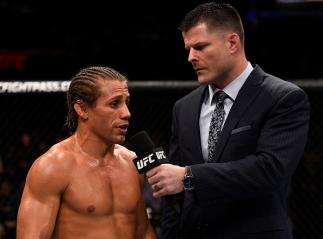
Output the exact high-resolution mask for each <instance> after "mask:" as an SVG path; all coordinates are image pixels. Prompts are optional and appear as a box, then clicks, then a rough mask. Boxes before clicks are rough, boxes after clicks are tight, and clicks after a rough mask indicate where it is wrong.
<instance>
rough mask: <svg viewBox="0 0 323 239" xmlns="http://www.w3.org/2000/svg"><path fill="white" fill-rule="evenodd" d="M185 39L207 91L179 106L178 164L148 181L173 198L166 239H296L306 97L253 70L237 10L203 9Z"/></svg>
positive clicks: (175, 125)
mask: <svg viewBox="0 0 323 239" xmlns="http://www.w3.org/2000/svg"><path fill="white" fill-rule="evenodd" d="M179 29H180V30H181V31H182V36H183V39H184V43H185V48H186V50H187V51H188V61H189V62H190V63H191V64H192V66H193V68H194V70H195V71H196V74H197V78H198V82H199V83H200V86H199V87H198V88H197V89H195V90H194V91H192V92H191V93H190V94H188V95H187V96H185V97H183V98H182V99H180V100H178V101H177V102H176V103H175V105H174V109H173V122H172V136H171V141H170V149H169V160H170V164H163V165H160V166H158V167H156V168H154V169H152V170H150V171H148V172H147V178H148V182H149V183H150V184H151V185H152V188H153V189H154V193H153V195H154V196H155V197H162V196H164V197H163V215H162V220H161V224H162V235H163V238H167V239H172V238H185V239H189V238H199V239H204V238H212V239H213V238H220V239H228V238H232V239H233V238H237V239H238V238H239V239H240V238H241V239H249V238H250V239H251V238H254V239H266V238H268V239H269V238H270V239H273V238H275V239H276V238H284V239H289V238H292V232H291V227H290V225H289V222H288V216H287V213H286V211H287V205H286V204H287V202H286V201H287V200H286V199H287V196H288V189H289V185H290V181H291V178H292V175H293V173H294V171H295V169H296V167H297V165H298V162H299V160H300V159H301V157H302V154H303V151H304V147H305V144H306V139H307V133H308V127H309V110H310V105H309V102H308V98H307V96H306V94H305V93H304V91H303V90H301V89H300V88H299V87H297V86H296V85H294V84H292V83H290V82H287V81H283V80H281V79H279V78H277V77H275V76H272V75H270V74H267V73H265V72H264V71H263V70H262V69H261V68H260V67H259V66H258V65H252V64H251V63H250V62H249V61H248V60H247V58H246V55H245V51H244V30H243V25H242V22H241V19H240V16H239V14H238V12H237V11H236V9H235V8H233V7H232V6H231V5H229V4H223V3H222V4H221V3H215V2H211V3H205V4H201V5H199V6H197V7H196V8H195V9H193V10H192V11H190V12H189V13H188V14H187V15H186V16H185V17H184V19H183V21H182V23H181V25H180V27H179ZM213 96H214V97H213Z"/></svg>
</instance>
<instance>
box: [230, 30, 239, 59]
mask: <svg viewBox="0 0 323 239" xmlns="http://www.w3.org/2000/svg"><path fill="white" fill-rule="evenodd" d="M240 43H241V42H240V37H239V35H238V34H237V33H234V32H231V33H229V34H228V35H227V39H226V45H227V47H228V49H229V51H230V53H231V54H234V53H236V52H237V51H238V49H239V48H240Z"/></svg>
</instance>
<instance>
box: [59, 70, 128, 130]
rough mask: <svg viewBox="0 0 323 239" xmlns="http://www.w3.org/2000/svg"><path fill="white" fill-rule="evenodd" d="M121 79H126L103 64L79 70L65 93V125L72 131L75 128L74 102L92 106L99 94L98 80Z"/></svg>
mask: <svg viewBox="0 0 323 239" xmlns="http://www.w3.org/2000/svg"><path fill="white" fill-rule="evenodd" d="M100 79H101V80H106V79H109V80H121V81H127V78H126V76H124V75H122V74H121V73H119V72H118V71H116V70H114V69H112V68H109V67H105V66H91V67H87V68H84V69H82V70H80V71H79V72H78V73H77V74H76V75H75V76H74V77H73V78H72V80H71V83H70V86H69V89H68V92H67V94H66V100H67V108H68V113H67V117H66V122H65V126H66V127H67V129H68V130H70V132H72V133H74V132H75V131H76V128H77V118H78V116H77V113H76V112H75V110H74V104H75V103H76V102H77V101H81V102H82V103H86V104H87V105H89V106H94V105H95V103H96V100H97V99H98V97H99V96H100V88H99V86H98V80H100Z"/></svg>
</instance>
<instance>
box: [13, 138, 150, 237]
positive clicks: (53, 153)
mask: <svg viewBox="0 0 323 239" xmlns="http://www.w3.org/2000/svg"><path fill="white" fill-rule="evenodd" d="M113 152H114V153H113V155H108V156H107V158H106V160H105V161H103V162H102V161H98V160H96V159H95V158H93V157H92V156H90V155H88V154H86V153H85V152H83V151H82V150H81V148H80V147H79V145H78V144H77V141H76V137H75V135H74V136H72V137H70V138H68V139H67V140H65V141H62V142H61V143H59V144H57V145H54V146H53V147H52V148H51V149H50V150H49V151H48V152H47V153H46V154H44V155H43V156H41V157H40V158H39V159H37V160H36V161H35V163H34V165H33V166H32V168H31V170H30V172H29V174H28V177H27V180H26V185H25V190H24V193H23V197H22V202H21V205H20V209H19V211H20V214H24V219H23V221H20V222H19V223H20V225H21V226H20V227H19V228H20V229H19V230H18V235H19V236H18V238H60V239H69V238H78V239H80V238H88V239H100V238H108V239H120V238H123V239H128V238H129V239H134V238H136V239H137V238H138V239H141V238H155V237H154V234H153V232H152V229H151V226H150V224H149V223H148V219H147V215H146V214H145V213H143V212H145V205H144V200H143V196H142V192H141V188H142V183H143V178H142V177H141V176H139V175H138V173H137V172H136V169H135V167H134V165H133V163H132V159H133V158H135V154H134V153H133V152H131V151H129V150H127V149H126V148H124V147H122V146H120V145H114V151H113ZM98 162H100V163H98ZM18 220H22V219H21V218H19V217H18ZM40 229H41V230H40ZM50 235H52V237H50Z"/></svg>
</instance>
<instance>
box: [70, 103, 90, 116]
mask: <svg viewBox="0 0 323 239" xmlns="http://www.w3.org/2000/svg"><path fill="white" fill-rule="evenodd" d="M73 107H74V110H75V112H76V113H77V114H78V116H79V117H80V118H81V119H83V120H86V119H88V117H89V115H88V111H87V108H86V106H85V104H84V103H83V102H82V101H81V100H77V101H76V102H75V103H74V106H73Z"/></svg>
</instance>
